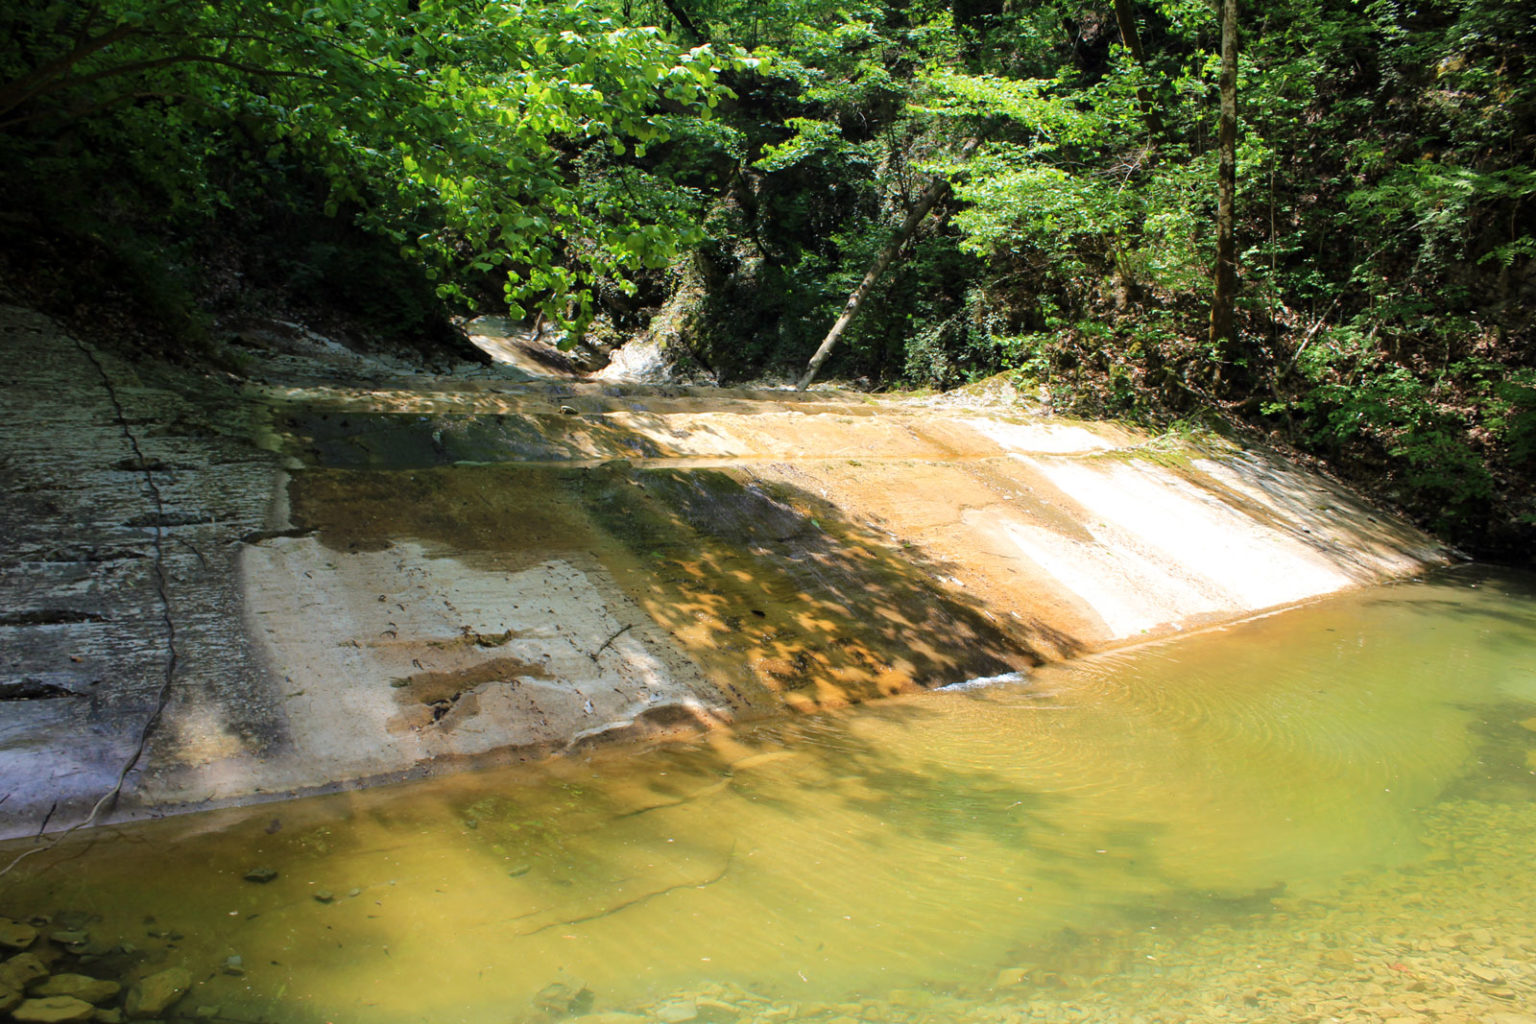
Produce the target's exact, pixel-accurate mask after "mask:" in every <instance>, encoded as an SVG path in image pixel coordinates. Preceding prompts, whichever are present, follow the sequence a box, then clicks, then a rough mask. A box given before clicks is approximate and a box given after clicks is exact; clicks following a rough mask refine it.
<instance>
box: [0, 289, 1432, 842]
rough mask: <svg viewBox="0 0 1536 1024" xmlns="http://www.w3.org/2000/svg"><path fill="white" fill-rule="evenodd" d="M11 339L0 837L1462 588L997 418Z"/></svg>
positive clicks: (1126, 449)
mask: <svg viewBox="0 0 1536 1024" xmlns="http://www.w3.org/2000/svg"><path fill="white" fill-rule="evenodd" d="M0 331H3V333H4V337H5V344H6V346H7V349H8V351H11V352H13V353H15V354H16V357H15V358H14V359H13V360H12V361H11V363H10V364H9V367H8V368H7V369H6V370H4V371H3V374H4V376H3V380H0V385H3V393H4V396H5V397H4V401H5V412H6V415H5V416H4V417H3V420H0V452H3V461H0V485H3V486H4V488H5V492H6V502H5V505H4V509H3V511H0V516H3V517H4V518H3V522H0V527H3V531H4V532H3V540H0V545H3V547H0V571H3V575H0V606H3V609H4V610H3V612H0V650H3V656H0V767H3V769H4V771H3V773H0V774H3V777H4V778H5V780H6V783H5V785H6V788H7V790H8V792H9V795H8V796H6V799H5V802H4V803H3V804H0V815H4V829H3V831H4V832H5V834H8V835H15V834H23V833H30V832H33V831H35V830H36V829H37V828H38V827H39V825H40V823H41V822H42V819H43V818H44V817H45V816H47V815H48V814H49V812H50V809H52V817H51V819H50V827H62V826H67V825H69V824H72V823H73V822H75V821H78V820H80V819H82V818H83V817H84V816H85V815H86V814H88V813H89V810H90V808H91V806H92V805H93V804H94V803H95V802H96V801H98V800H99V799H100V798H101V797H102V796H103V795H104V794H106V793H108V792H110V791H111V790H112V788H113V786H114V784H115V781H116V779H117V777H118V775H119V773H121V772H122V771H123V770H124V769H125V768H126V767H128V766H130V765H131V766H132V769H131V771H128V773H127V775H126V778H125V780H124V785H123V792H122V795H121V798H120V799H118V800H115V801H113V802H112V807H111V810H110V812H109V813H112V814H117V815H132V814H141V813H145V812H148V811H150V810H154V809H161V808H191V807H200V806H208V805H210V804H215V803H221V802H222V803H227V802H237V801H247V800H252V799H260V798H265V797H269V796H280V795H284V794H289V793H297V792H301V791H314V790H317V789H324V788H328V787H334V786H341V785H354V784H360V783H362V782H365V781H370V780H380V779H391V778H400V777H404V776H408V775H411V774H416V773H421V772H425V771H432V770H443V769H446V768H451V767H455V766H462V765H469V764H480V763H486V762H496V761H504V760H507V759H510V758H519V757H529V756H536V755H542V754H544V753H547V752H551V751H556V750H560V749H565V748H568V747H570V746H571V745H573V744H581V743H586V742H596V741H599V740H601V739H612V738H622V737H633V736H642V735H653V734H657V733H665V732H666V731H668V730H672V729H678V728H687V729H693V728H698V727H700V726H706V727H708V726H713V725H722V724H726V723H729V722H731V721H734V720H740V719H743V718H748V717H755V716H761V715H767V714H775V713H782V712H783V711H784V710H785V709H791V710H795V711H815V710H818V709H822V708H829V707H835V706H838V705H842V704H846V703H849V702H852V701H861V700H867V699H871V698H876V697H879V696H881V695H883V694H890V693H897V692H904V691H911V690H915V689H921V688H932V687H937V686H944V685H950V684H954V683H957V682H961V681H964V680H967V679H972V678H976V677H988V676H996V675H1004V674H1009V673H1015V672H1027V671H1028V669H1029V668H1030V667H1031V666H1033V665H1036V664H1039V663H1040V662H1042V661H1045V660H1052V659H1059V658H1064V657H1070V656H1071V655H1073V654H1076V653H1079V652H1082V651H1086V650H1092V649H1097V648H1102V647H1105V646H1109V645H1113V644H1117V643H1123V642H1127V641H1130V640H1134V639H1137V638H1140V637H1144V636H1153V635H1163V634H1167V633H1170V632H1174V631H1178V630H1181V629H1187V628H1190V627H1192V626H1197V625H1201V624H1204V623H1209V622H1215V621H1222V620H1229V619H1232V618H1235V617H1239V616H1243V615H1247V614H1250V613H1253V612H1256V611H1259V610H1262V609H1265V608H1270V607H1274V606H1277V605H1282V604H1287V603H1291V602H1295V601H1299V600H1304V599H1307V598H1310V597H1314V596H1318V595H1322V594H1327V593H1331V592H1334V591H1338V590H1341V589H1344V588H1347V587H1352V586H1359V585H1364V584H1369V583H1372V582H1376V581H1380V580H1383V579H1388V578H1391V577H1395V576H1402V575H1406V574H1411V573H1415V572H1419V571H1421V570H1423V569H1424V568H1426V567H1428V566H1431V565H1434V564H1437V563H1438V562H1441V561H1443V560H1444V558H1445V554H1444V552H1443V551H1442V550H1441V549H1440V548H1439V547H1437V546H1436V545H1435V544H1434V543H1433V542H1432V541H1430V540H1429V539H1428V538H1426V537H1424V536H1423V535H1421V534H1419V533H1417V532H1416V531H1414V530H1412V529H1410V528H1409V527H1407V526H1405V525H1403V524H1401V523H1398V522H1394V521H1392V520H1391V519H1390V518H1388V517H1386V516H1384V515H1382V514H1381V513H1379V512H1377V511H1374V510H1372V509H1370V508H1369V507H1367V506H1366V505H1364V504H1362V503H1361V502H1360V501H1359V500H1358V499H1356V498H1355V497H1353V496H1352V495H1350V494H1348V493H1347V492H1345V491H1343V490H1342V489H1340V488H1338V487H1336V486H1334V485H1333V484H1331V483H1329V482H1327V481H1325V480H1322V479H1320V478H1318V477H1316V476H1313V475H1309V474H1306V473H1303V472H1301V471H1299V470H1297V469H1296V468H1294V467H1292V466H1290V465H1288V464H1287V463H1285V462H1284V461H1282V460H1280V459H1278V458H1277V457H1275V456H1272V455H1269V454H1265V453H1262V452H1256V451H1244V450H1239V449H1236V448H1227V447H1219V446H1218V447H1210V446H1207V447H1203V448H1201V447H1196V446H1193V445H1190V444H1183V443H1177V442H1170V441H1168V440H1167V439H1151V438H1148V437H1145V436H1142V435H1139V434H1136V433H1134V432H1130V431H1126V430H1122V429H1119V428H1114V427H1109V426H1105V425H1090V424H1081V423H1067V422H1062V421H1057V420H1052V419H1046V418H1041V417H1038V416H1035V415H1032V414H1031V413H1030V411H1029V410H1028V409H1027V408H1024V407H1023V406H1021V405H1020V404H1019V403H1018V402H1017V401H1014V400H1012V399H1011V398H1009V397H1005V398H1003V399H993V400H990V401H984V402H976V403H970V404H967V403H964V402H957V401H953V400H950V401H942V402H936V403H928V404H920V403H916V402H912V401H905V402H904V401H875V400H869V399H866V398H864V397H861V396H851V395H842V394H839V393H836V392H826V391H817V392H812V393H810V394H808V395H797V394H794V393H789V392H747V391H720V390H689V389H681V388H666V387H656V386H651V387H646V386H639V385H629V386H624V385H616V384H612V383H607V384H602V383H584V382H577V381H572V380H569V379H546V380H539V379H530V376H529V373H528V372H527V371H526V368H524V370H523V371H517V370H513V369H507V368H496V367H491V368H486V367H475V368H465V369H463V370H461V371H460V372H458V373H455V374H453V375H449V376H429V375H425V374H414V373H410V372H408V371H407V370H405V369H403V368H401V367H399V366H385V365H382V364H380V365H361V364H359V363H357V361H356V360H355V358H354V359H351V361H349V362H345V363H342V362H339V361H329V362H328V361H327V359H326V357H325V354H324V353H323V352H319V351H317V352H316V353H314V354H310V355H305V354H302V353H301V354H291V353H290V354H287V355H283V356H280V357H268V356H254V357H253V359H254V362H253V365H252V367H251V370H250V372H249V374H248V380H247V381H246V382H245V383H244V384H243V385H242V386H240V387H236V386H235V385H233V384H226V385H220V384H217V383H215V382H210V381H207V380H200V379H198V380H194V379H191V378H190V377H186V376H181V377H178V376H177V375H175V374H173V373H171V372H170V371H163V370H161V371H150V370H147V369H145V368H135V367H131V366H127V365H124V364H122V363H121V362H119V361H117V360H114V359H112V358H110V357H108V356H107V355H105V354H103V353H100V352H97V351H95V350H94V349H92V348H90V347H88V346H85V345H82V344H80V343H78V342H76V341H74V340H73V339H70V338H68V337H67V336H65V335H63V334H62V333H61V332H60V331H59V330H58V329H57V328H56V327H55V326H54V325H52V324H51V323H49V322H48V321H46V320H43V319H41V318H38V317H35V316H33V315H31V314H28V313H25V312H24V311H20V310H14V309H12V310H0ZM349 358H350V357H349ZM156 374H157V375H158V376H156ZM145 736H147V744H146V746H145V750H144V754H143V756H142V757H138V758H137V759H135V755H136V754H137V753H138V747H139V743H140V740H141V738H143V737H145ZM106 813H108V812H105V811H104V813H103V817H105V815H106Z"/></svg>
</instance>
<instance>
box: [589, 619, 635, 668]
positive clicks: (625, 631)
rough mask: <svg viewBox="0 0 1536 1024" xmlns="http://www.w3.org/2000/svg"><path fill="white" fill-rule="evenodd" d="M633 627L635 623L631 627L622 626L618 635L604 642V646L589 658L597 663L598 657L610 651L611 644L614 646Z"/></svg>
mask: <svg viewBox="0 0 1536 1024" xmlns="http://www.w3.org/2000/svg"><path fill="white" fill-rule="evenodd" d="M633 625H634V624H633V623H630V625H628V626H620V627H619V631H618V632H617V633H615V634H613V636H611V637H609V638H608V639H607V640H604V641H603V646H601V647H599V648H598V649H597V650H595V651H593V652H592V653H591V654H589V655H587V657H589V658H591V659H592V660H593V661H596V660H597V656H598V655H599V654H602V653H603V652H604V651H606V650H607V649H608V646H609V645H610V644H612V643H613V642H614V641H615V640H617V639H618V638H619V637H621V636H623V635H624V634H625V633H627V632H629V631H630V629H631V628H632V627H633Z"/></svg>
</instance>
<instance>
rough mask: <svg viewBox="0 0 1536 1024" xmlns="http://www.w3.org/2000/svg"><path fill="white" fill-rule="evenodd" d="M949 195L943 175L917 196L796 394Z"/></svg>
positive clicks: (963, 152) (965, 151)
mask: <svg viewBox="0 0 1536 1024" xmlns="http://www.w3.org/2000/svg"><path fill="white" fill-rule="evenodd" d="M980 143H981V140H980V139H966V140H965V145H963V146H961V147H960V157H961V159H965V158H966V157H969V156H970V155H971V154H972V153H973V152H975V150H976V147H977V146H978V145H979V144H980ZM948 191H949V179H948V178H946V177H944V176H943V175H942V174H941V175H938V176H937V177H935V178H934V179H933V180H932V181H930V182H929V183H928V187H927V188H925V189H923V192H922V195H920V196H918V198H917V202H916V203H915V204H914V205H913V207H912V212H911V213H908V214H907V219H906V220H904V221H902V222H901V227H899V228H897V229H896V234H894V235H893V236H891V240H890V241H889V242H887V243H886V244H885V248H883V249H881V250H880V255H879V256H878V257H876V258H875V263H874V266H872V267H870V268H869V273H867V274H865V275H864V280H862V281H860V282H859V286H858V287H857V288H855V289H854V290H853V294H852V295H850V296H848V302H847V304H846V305H845V306H843V315H842V316H840V317H838V318H837V323H835V324H833V325H832V329H831V330H830V331H828V332H827V336H826V337H825V338H823V339H822V342H821V347H820V348H818V349H817V350H816V354H815V355H813V356H811V361H810V362H809V363H807V364H806V369H805V375H804V376H803V377H801V378H800V383H799V384H798V385H797V386H796V387H797V390H800V391H804V390H805V389H806V388H808V387H810V386H811V381H813V380H815V379H816V371H818V370H820V369H821V364H822V363H824V362H826V361H827V356H828V355H830V354H831V352H832V347H833V346H834V345H836V344H837V339H838V338H841V337H842V336H843V332H844V331H845V330H847V329H848V325H849V324H850V323H852V322H853V318H854V316H855V315H856V314H857V313H858V312H859V307H860V306H862V305H863V304H864V300H865V299H867V298H868V297H869V293H870V290H871V289H872V288H874V286H875V282H876V281H878V280H880V275H882V274H884V273H885V270H886V268H887V267H889V266H890V265H891V261H892V260H894V259H895V258H896V254H897V253H898V252H900V251H901V247H902V246H903V245H905V244H906V243H907V239H909V238H911V237H912V233H913V232H914V231H916V230H917V226H918V225H919V224H921V223H922V222H923V218H924V217H926V216H928V211H929V210H931V209H933V207H934V204H935V203H937V202H938V201H939V200H940V199H942V198H943V197H944V194H945V193H946V192H948Z"/></svg>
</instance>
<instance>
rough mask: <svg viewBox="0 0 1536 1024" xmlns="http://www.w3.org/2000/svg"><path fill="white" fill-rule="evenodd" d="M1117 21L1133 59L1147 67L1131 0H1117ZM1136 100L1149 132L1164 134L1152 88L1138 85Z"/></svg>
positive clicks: (1151, 133)
mask: <svg viewBox="0 0 1536 1024" xmlns="http://www.w3.org/2000/svg"><path fill="white" fill-rule="evenodd" d="M1115 23H1116V24H1117V25H1119V26H1120V41H1121V42H1122V43H1124V44H1125V48H1126V49H1127V50H1130V51H1131V57H1132V59H1134V60H1135V61H1136V63H1137V64H1138V65H1139V66H1142V67H1145V66H1146V63H1147V53H1146V51H1145V50H1143V49H1142V47H1141V34H1140V33H1138V32H1137V31H1136V12H1135V11H1134V10H1132V9H1131V0H1115ZM1136 102H1137V103H1139V104H1141V116H1142V117H1144V118H1146V121H1147V133H1148V134H1149V135H1151V136H1153V137H1154V138H1156V137H1157V136H1158V135H1160V134H1162V130H1163V122H1162V118H1160V117H1159V116H1158V113H1157V101H1156V99H1155V98H1154V97H1153V95H1152V90H1150V89H1148V88H1147V87H1146V86H1144V85H1143V86H1140V87H1138V88H1137V90H1136Z"/></svg>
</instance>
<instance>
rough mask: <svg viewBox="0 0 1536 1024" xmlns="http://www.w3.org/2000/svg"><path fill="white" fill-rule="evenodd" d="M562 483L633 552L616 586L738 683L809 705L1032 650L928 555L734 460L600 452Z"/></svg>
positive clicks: (1019, 665) (747, 690)
mask: <svg viewBox="0 0 1536 1024" xmlns="http://www.w3.org/2000/svg"><path fill="white" fill-rule="evenodd" d="M575 482H576V483H577V484H578V486H579V487H580V490H581V494H580V497H581V500H582V504H583V506H584V507H585V508H586V509H587V511H588V514H589V515H590V516H591V517H592V520H593V521H594V522H595V523H596V524H597V525H598V526H599V527H600V528H601V529H602V530H603V531H604V532H605V533H607V534H608V535H609V536H611V537H613V538H615V539H616V540H618V542H619V543H620V544H622V545H623V546H624V547H625V548H626V549H627V550H628V551H629V552H631V553H632V554H633V555H634V557H635V562H634V564H633V565H632V566H629V567H626V569H627V571H626V569H621V571H620V573H619V574H618V575H619V576H620V579H621V582H623V583H625V584H626V585H627V587H628V588H629V589H630V592H631V594H632V596H634V597H635V599H636V601H637V602H638V603H640V604H641V606H642V607H644V608H645V609H646V611H647V612H648V613H649V614H650V615H651V616H652V617H653V618H654V619H655V620H656V621H657V622H658V623H660V624H661V625H662V626H663V627H664V628H665V629H667V630H668V632H670V633H671V634H672V635H673V636H674V637H676V638H677V639H678V641H679V642H680V643H681V644H682V645H683V646H684V647H685V649H687V650H688V651H689V652H690V653H691V654H692V655H693V656H694V657H695V658H697V659H700V660H701V661H702V662H703V663H705V665H706V671H707V672H709V673H710V674H711V675H714V674H716V673H718V674H720V675H722V676H723V677H725V678H727V679H730V680H731V681H732V682H733V683H734V684H735V685H736V687H737V689H738V692H740V693H742V694H743V695H749V694H760V693H763V692H766V693H770V694H774V695H777V697H778V698H779V699H780V700H782V701H783V702H784V703H786V704H788V705H789V706H790V707H793V708H797V709H801V710H813V709H816V708H824V707H835V706H840V705H842V704H846V703H850V702H854V701H859V700H866V699H869V698H871V697H877V696H882V695H889V694H893V693H898V692H904V691H910V690H914V689H918V688H929V687H936V686H943V685H946V684H950V683H954V682H958V681H960V680H963V679H968V678H973V677H977V676H992V675H999V674H1003V673H1007V672H1013V671H1020V670H1023V669H1026V668H1028V667H1031V666H1033V665H1035V664H1038V663H1039V662H1040V660H1041V659H1040V657H1039V655H1038V654H1037V653H1036V652H1035V651H1034V650H1032V649H1031V648H1030V647H1029V646H1028V645H1027V643H1026V642H1025V641H1024V640H1023V639H1021V638H1019V637H1015V636H1013V635H1011V634H1010V633H1008V632H1006V631H1004V629H1003V628H1002V627H1001V626H999V625H998V624H996V623H994V622H993V621H992V620H991V619H989V618H988V617H987V616H986V615H985V613H984V612H983V610H982V609H981V608H980V607H979V606H978V605H977V604H976V603H975V602H973V601H971V600H970V599H969V598H968V597H966V596H965V595H960V594H956V593H954V592H952V591H950V590H948V589H946V588H943V587H942V586H941V585H940V584H939V583H938V581H937V577H938V576H940V575H941V569H940V567H939V566H937V565H934V564H932V563H930V562H928V561H927V560H926V559H925V558H924V557H923V556H922V555H921V554H920V553H919V552H917V551H915V550H913V549H910V548H907V549H902V548H900V547H898V546H897V545H896V544H895V543H894V542H893V541H891V540H890V539H889V538H888V537H885V536H883V535H880V534H877V533H875V532H874V531H873V530H871V529H869V528H868V527H865V526H862V525H860V524H858V523H855V522H853V521H851V520H849V519H848V518H846V517H844V516H843V515H842V514H841V513H840V512H839V511H838V509H836V508H835V507H834V506H832V505H831V504H830V503H829V502H827V501H825V500H823V499H821V498H819V497H817V496H815V495H812V494H810V493H808V492H806V491H804V490H801V489H799V488H795V487H792V486H789V485H786V484H784V483H781V482H772V483H769V482H764V481H762V480H760V479H757V478H756V477H754V476H753V475H752V474H751V473H750V472H748V471H744V470H731V471H725V470H670V469H659V470H643V471H635V470H631V469H627V468H623V467H613V468H606V467H605V468H600V469H597V470H593V471H590V472H588V473H586V474H583V475H582V476H581V477H580V478H578V479H577V480H576V481H575ZM748 699H749V702H750V701H751V697H749V698H748Z"/></svg>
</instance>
